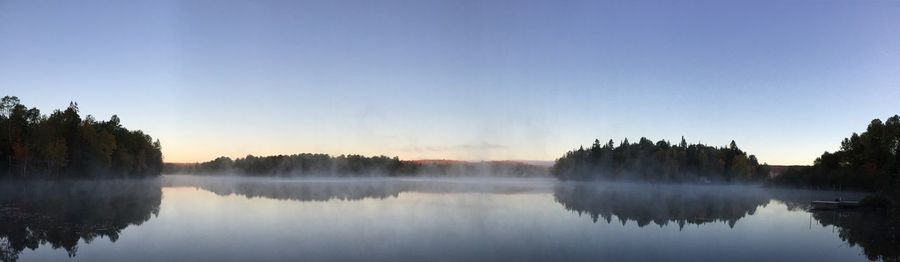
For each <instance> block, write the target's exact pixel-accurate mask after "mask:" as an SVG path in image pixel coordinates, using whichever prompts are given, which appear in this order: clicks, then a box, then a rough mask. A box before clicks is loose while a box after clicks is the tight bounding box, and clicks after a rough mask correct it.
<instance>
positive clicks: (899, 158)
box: [772, 115, 900, 201]
mask: <svg viewBox="0 0 900 262" xmlns="http://www.w3.org/2000/svg"><path fill="white" fill-rule="evenodd" d="M898 150H900V116H898V115H894V116H892V117H890V118H888V119H887V120H886V121H884V122H882V121H881V120H880V119H874V120H872V121H871V122H869V126H868V127H867V128H866V131H864V132H862V133H861V134H857V133H853V134H852V135H851V136H850V137H848V138H844V140H843V141H842V142H841V147H840V149H839V150H838V151H836V152H834V153H829V152H825V153H823V154H822V155H821V156H820V157H818V158H817V159H816V160H815V162H813V165H812V166H808V167H792V168H789V169H787V170H785V171H784V172H783V173H782V174H781V175H779V176H776V177H775V178H773V180H772V183H774V184H778V185H790V186H802V187H818V188H827V189H831V188H843V189H856V190H864V191H873V192H882V193H886V194H890V195H893V199H895V200H898V201H900V154H898Z"/></svg>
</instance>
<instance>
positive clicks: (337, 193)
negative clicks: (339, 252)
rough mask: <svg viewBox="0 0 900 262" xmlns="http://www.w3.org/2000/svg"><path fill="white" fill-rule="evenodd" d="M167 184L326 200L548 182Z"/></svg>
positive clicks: (230, 180)
mask: <svg viewBox="0 0 900 262" xmlns="http://www.w3.org/2000/svg"><path fill="white" fill-rule="evenodd" d="M165 180H166V186H188V187H198V188H201V189H203V190H207V191H210V192H213V193H215V194H217V195H221V196H226V195H231V194H235V195H241V196H245V197H250V198H252V197H263V198H271V199H281V200H298V201H328V200H333V199H335V200H361V199H366V198H374V199H384V198H388V197H397V196H398V195H400V193H403V192H424V193H451V192H452V193H466V192H471V193H501V194H503V193H505V194H509V193H524V192H530V191H535V190H538V189H540V188H541V187H542V186H543V187H546V185H548V184H547V183H546V182H539V183H527V182H526V183H514V182H509V181H508V180H507V181H504V180H502V179H501V180H477V179H475V180H466V179H455V180H432V179H387V178H379V179H320V180H316V179H300V180H291V179H277V178H245V177H204V176H166V177H165Z"/></svg>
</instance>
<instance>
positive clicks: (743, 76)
mask: <svg viewBox="0 0 900 262" xmlns="http://www.w3.org/2000/svg"><path fill="white" fill-rule="evenodd" d="M0 93H2V94H4V95H5V94H9V95H17V96H19V97H20V98H21V99H22V101H23V102H24V103H26V104H27V105H29V106H36V107H39V108H41V109H43V110H44V112H45V113H49V111H50V109H55V108H63V107H65V106H66V105H67V104H68V102H69V101H70V100H74V101H77V102H78V103H79V105H80V107H81V109H82V112H83V113H87V114H93V115H95V116H96V117H97V118H99V119H108V118H109V116H111V115H112V114H118V115H119V116H120V117H121V118H122V120H123V123H124V124H125V125H126V126H127V127H129V128H133V129H142V130H144V131H146V132H148V133H150V134H151V135H153V136H154V137H156V138H159V139H160V140H161V141H162V144H163V153H164V155H165V158H166V160H167V161H200V160H208V159H211V158H213V157H216V156H219V155H225V156H232V157H235V156H243V155H246V154H256V155H268V154H277V153H296V152H324V153H332V154H339V153H361V154H386V155H397V156H400V157H401V158H404V159H420V158H449V159H466V160H490V159H529V160H552V159H555V158H557V157H559V156H560V155H561V154H563V153H564V152H565V151H567V150H569V149H572V148H575V147H578V146H579V145H582V144H584V145H587V144H590V143H591V141H593V139H594V138H600V139H601V140H606V139H609V138H613V139H615V140H616V141H619V140H621V139H622V138H624V137H629V138H630V139H632V141H634V140H635V139H637V138H639V137H641V136H646V137H648V138H650V139H653V140H658V139H668V140H672V141H677V140H678V139H680V137H681V136H682V135H684V136H685V137H686V138H687V139H688V141H690V142H697V141H701V142H703V143H706V144H713V145H725V144H726V143H728V142H730V141H731V140H732V139H734V140H736V141H737V143H738V145H739V146H741V147H742V148H743V149H745V150H747V151H749V152H751V153H754V154H756V155H758V157H759V158H760V160H761V161H765V162H768V163H770V164H809V163H811V162H812V161H813V159H815V157H816V156H818V155H819V154H821V153H822V152H823V151H825V150H829V151H833V150H835V149H837V148H838V144H839V141H840V140H841V139H842V138H843V137H846V136H848V135H850V133H851V132H860V131H862V130H864V128H865V125H866V124H867V123H868V122H869V121H870V120H871V119H873V118H882V119H883V118H886V117H888V116H890V115H893V114H898V113H900V102H898V101H900V1H824V0H821V1H820V0H817V1H783V0H777V1H776V0H773V1H766V0H753V1H670V0H664V1H523V0H515V1H451V0H442V1H429V0H408V1H393V0H376V1H372V0H353V1H345V0H335V1H328V0H316V1H221V0H217V1H167V0H152V1H118V0H114V1H90V0H89V1H17V0H16V1H10V0H0Z"/></svg>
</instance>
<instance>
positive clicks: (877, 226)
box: [812, 211, 900, 261]
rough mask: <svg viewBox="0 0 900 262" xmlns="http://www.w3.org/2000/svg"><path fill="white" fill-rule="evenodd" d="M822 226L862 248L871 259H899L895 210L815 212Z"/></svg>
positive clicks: (898, 219)
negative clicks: (831, 227)
mask: <svg viewBox="0 0 900 262" xmlns="http://www.w3.org/2000/svg"><path fill="white" fill-rule="evenodd" d="M812 216H813V218H815V219H816V221H818V222H819V223H821V224H822V226H834V227H835V228H836V229H837V231H838V235H839V236H840V237H841V240H844V241H846V242H847V243H848V244H849V245H850V246H855V245H859V246H860V247H862V249H863V252H864V253H865V254H866V257H867V258H868V259H869V260H872V261H877V260H881V261H900V215H898V214H897V212H896V211H816V212H813V213H812Z"/></svg>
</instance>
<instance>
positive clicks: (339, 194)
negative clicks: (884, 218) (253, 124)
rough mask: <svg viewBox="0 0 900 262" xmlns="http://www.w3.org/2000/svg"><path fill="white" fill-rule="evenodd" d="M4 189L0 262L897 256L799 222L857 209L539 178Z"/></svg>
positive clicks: (771, 196) (213, 180)
mask: <svg viewBox="0 0 900 262" xmlns="http://www.w3.org/2000/svg"><path fill="white" fill-rule="evenodd" d="M3 186H4V190H3V191H0V192H2V194H0V220H2V221H3V222H4V223H3V224H2V225H3V226H2V227H0V230H2V231H0V243H2V244H3V245H0V254H3V257H2V258H3V261H58V260H65V259H70V260H73V261H75V260H77V261H122V260H128V261H135V260H137V261H160V260H164V261H170V260H178V261H182V260H192V261H197V260H217V261H246V260H253V261H281V260H295V259H301V258H302V259H303V260H309V261H335V260H338V261H422V260H436V261H461V260H463V261H496V260H515V261H520V260H521V261H548V260H550V261H560V260H563V261H596V260H598V259H612V260H617V261H645V260H683V261H693V260H698V259H699V260H729V261H759V260H805V261H809V260H815V261H865V260H867V259H868V258H875V259H877V258H896V257H897V256H896V252H894V253H892V251H891V249H890V248H889V245H890V243H891V242H888V240H889V239H888V240H885V239H879V238H876V236H873V235H871V234H867V233H869V232H874V231H878V230H882V229H881V228H879V227H883V226H885V224H886V223H881V224H879V223H875V222H877V221H875V220H872V219H871V218H869V217H868V216H867V215H866V214H864V213H834V212H825V213H822V212H808V211H807V209H808V203H809V200H813V199H829V198H833V197H835V196H836V195H841V196H842V197H844V198H845V199H853V198H857V197H861V196H860V195H858V194H852V193H846V192H844V193H840V194H838V193H837V192H824V191H803V190H784V189H770V188H763V187H759V186H751V185H687V184H640V183H624V182H621V183H612V182H572V181H569V182H557V181H555V180H552V179H546V178H439V177H412V178H372V177H367V178H334V177H319V178H314V177H313V178H252V177H240V176H216V177H211V176H182V175H166V176H162V177H160V178H158V179H151V180H113V181H97V182H91V181H63V182H54V183H42V182H36V181H31V182H15V183H7V184H3ZM37 218H40V219H37ZM862 221H873V223H863V222H862ZM184 243H191V244H190V245H185V244H184Z"/></svg>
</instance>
